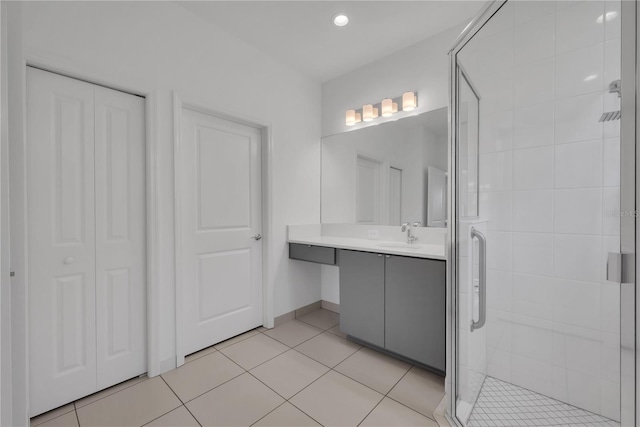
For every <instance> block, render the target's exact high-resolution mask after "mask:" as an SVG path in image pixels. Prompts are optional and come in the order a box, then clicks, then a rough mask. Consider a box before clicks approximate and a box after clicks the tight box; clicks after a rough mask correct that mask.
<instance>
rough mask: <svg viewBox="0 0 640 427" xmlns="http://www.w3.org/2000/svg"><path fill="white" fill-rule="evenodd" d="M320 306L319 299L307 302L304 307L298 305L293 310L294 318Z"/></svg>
mask: <svg viewBox="0 0 640 427" xmlns="http://www.w3.org/2000/svg"><path fill="white" fill-rule="evenodd" d="M321 307H322V303H321V302H320V301H316V302H312V303H311V304H307V305H305V306H304V307H300V308H299V309H297V310H295V312H296V318H297V317H302V316H304V315H306V314H309V313H311V312H312V311H316V310H318V309H319V308H321Z"/></svg>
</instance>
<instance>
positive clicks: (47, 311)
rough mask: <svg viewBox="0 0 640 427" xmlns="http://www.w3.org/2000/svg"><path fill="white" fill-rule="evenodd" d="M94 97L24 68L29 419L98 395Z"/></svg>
mask: <svg viewBox="0 0 640 427" xmlns="http://www.w3.org/2000/svg"><path fill="white" fill-rule="evenodd" d="M93 97H94V93H93V86H92V85H89V84H87V83H83V82H79V81H76V80H73V79H69V78H65V77H62V76H59V75H57V74H53V73H49V72H46V71H41V70H38V69H34V68H30V67H28V68H27V148H26V156H27V171H26V172H27V173H26V181H27V229H28V236H27V239H28V245H27V246H28V266H27V269H28V271H27V274H28V279H29V291H28V293H29V295H28V300H29V370H30V375H29V377H30V386H29V390H30V415H32V416H33V415H37V414H39V413H42V412H45V411H48V410H50V409H53V408H55V407H57V406H60V405H62V404H64V403H67V402H70V401H72V400H74V399H77V398H79V397H82V396H85V395H87V394H90V393H93V392H94V391H95V390H96V336H95V328H94V326H93V325H95V235H94V230H95V225H94V218H95V212H94V148H93V134H94V105H93Z"/></svg>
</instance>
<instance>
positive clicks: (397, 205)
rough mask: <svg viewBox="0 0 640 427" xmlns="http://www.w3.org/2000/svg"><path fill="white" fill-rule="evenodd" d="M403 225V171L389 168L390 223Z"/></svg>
mask: <svg viewBox="0 0 640 427" xmlns="http://www.w3.org/2000/svg"><path fill="white" fill-rule="evenodd" d="M401 224H402V169H398V168H394V167H390V168H389V223H388V224H387V225H401Z"/></svg>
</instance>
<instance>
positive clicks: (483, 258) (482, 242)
mask: <svg viewBox="0 0 640 427" xmlns="http://www.w3.org/2000/svg"><path fill="white" fill-rule="evenodd" d="M474 238H475V239H478V256H479V257H480V260H479V264H480V277H479V278H478V279H479V282H480V283H479V284H480V289H479V298H480V301H479V302H478V305H479V310H478V311H479V313H478V321H477V322H474V321H473V316H472V317H471V332H473V331H475V330H476V329H480V328H482V327H483V326H484V323H485V321H486V320H487V239H486V238H485V237H484V234H482V233H481V232H480V231H478V230H476V229H475V228H474V227H471V239H472V240H473V239H474ZM472 253H473V245H472ZM471 280H472V281H473V273H472V274H471ZM471 301H472V306H471V307H472V310H471V312H472V313H473V293H472V294H471Z"/></svg>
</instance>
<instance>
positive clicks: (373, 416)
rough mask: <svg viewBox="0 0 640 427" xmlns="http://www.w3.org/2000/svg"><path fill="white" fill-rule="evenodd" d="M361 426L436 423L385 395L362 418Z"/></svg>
mask: <svg viewBox="0 0 640 427" xmlns="http://www.w3.org/2000/svg"><path fill="white" fill-rule="evenodd" d="M360 425H361V426H363V427H374V426H380V427H393V426H398V427H406V426H415V427H418V426H436V427H438V423H437V422H436V421H434V420H432V419H431V418H427V417H425V416H424V415H421V414H419V413H417V412H416V411H414V410H413V409H409V408H407V407H406V406H404V405H402V404H400V403H398V402H396V401H395V400H391V399H389V398H388V397H385V398H384V399H383V400H382V402H380V404H379V405H378V406H376V408H375V409H374V410H373V411H371V413H370V414H369V415H368V416H367V418H365V419H364V421H363V422H362V424H360Z"/></svg>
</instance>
